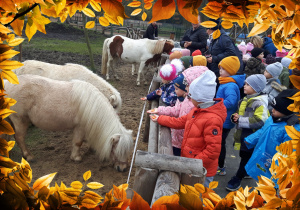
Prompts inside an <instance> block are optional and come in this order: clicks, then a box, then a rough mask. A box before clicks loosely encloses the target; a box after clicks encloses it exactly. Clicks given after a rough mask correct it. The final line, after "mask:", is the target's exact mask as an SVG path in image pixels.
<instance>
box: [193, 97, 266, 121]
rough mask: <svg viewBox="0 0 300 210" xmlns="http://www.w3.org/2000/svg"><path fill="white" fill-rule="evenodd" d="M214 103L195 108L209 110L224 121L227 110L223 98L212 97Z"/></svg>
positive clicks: (203, 110)
mask: <svg viewBox="0 0 300 210" xmlns="http://www.w3.org/2000/svg"><path fill="white" fill-rule="evenodd" d="M214 101H215V104H214V105H212V106H210V107H208V108H204V109H202V108H196V109H201V111H202V112H209V113H214V114H216V115H218V116H220V118H221V119H222V122H223V123H224V122H225V120H226V117H227V110H226V107H225V105H224V99H223V98H214ZM267 101H268V100H267Z"/></svg>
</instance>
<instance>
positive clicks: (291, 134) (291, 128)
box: [285, 82, 300, 139]
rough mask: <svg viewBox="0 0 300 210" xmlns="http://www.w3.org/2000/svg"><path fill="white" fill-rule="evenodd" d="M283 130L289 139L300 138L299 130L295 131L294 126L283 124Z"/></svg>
mask: <svg viewBox="0 0 300 210" xmlns="http://www.w3.org/2000/svg"><path fill="white" fill-rule="evenodd" d="M299 83H300V82H299ZM285 131H286V133H287V135H288V136H289V137H291V139H300V132H299V131H297V130H296V129H295V128H294V126H288V125H287V126H285Z"/></svg>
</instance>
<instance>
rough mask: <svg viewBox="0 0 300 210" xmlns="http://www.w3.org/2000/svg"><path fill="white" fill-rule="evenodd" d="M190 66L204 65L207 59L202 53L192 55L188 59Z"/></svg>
mask: <svg viewBox="0 0 300 210" xmlns="http://www.w3.org/2000/svg"><path fill="white" fill-rule="evenodd" d="M190 64H191V66H206V65H207V60H206V57H204V56H203V55H196V56H193V57H192V58H191V60H190Z"/></svg>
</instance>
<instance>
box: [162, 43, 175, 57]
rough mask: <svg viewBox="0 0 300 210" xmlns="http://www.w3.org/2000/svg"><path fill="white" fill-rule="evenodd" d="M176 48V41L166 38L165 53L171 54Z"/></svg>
mask: <svg viewBox="0 0 300 210" xmlns="http://www.w3.org/2000/svg"><path fill="white" fill-rule="evenodd" d="M173 48H174V41H173V40H166V42H165V45H164V48H163V53H164V52H165V53H167V54H170V53H171V51H172V49H173Z"/></svg>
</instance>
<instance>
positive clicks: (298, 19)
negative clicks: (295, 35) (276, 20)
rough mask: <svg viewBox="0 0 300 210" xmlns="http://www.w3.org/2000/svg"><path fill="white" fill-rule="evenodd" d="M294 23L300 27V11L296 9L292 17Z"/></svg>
mask: <svg viewBox="0 0 300 210" xmlns="http://www.w3.org/2000/svg"><path fill="white" fill-rule="evenodd" d="M293 21H294V24H295V25H296V26H297V28H299V29H300V12H299V11H298V12H297V13H296V14H295V16H294V18H293Z"/></svg>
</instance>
